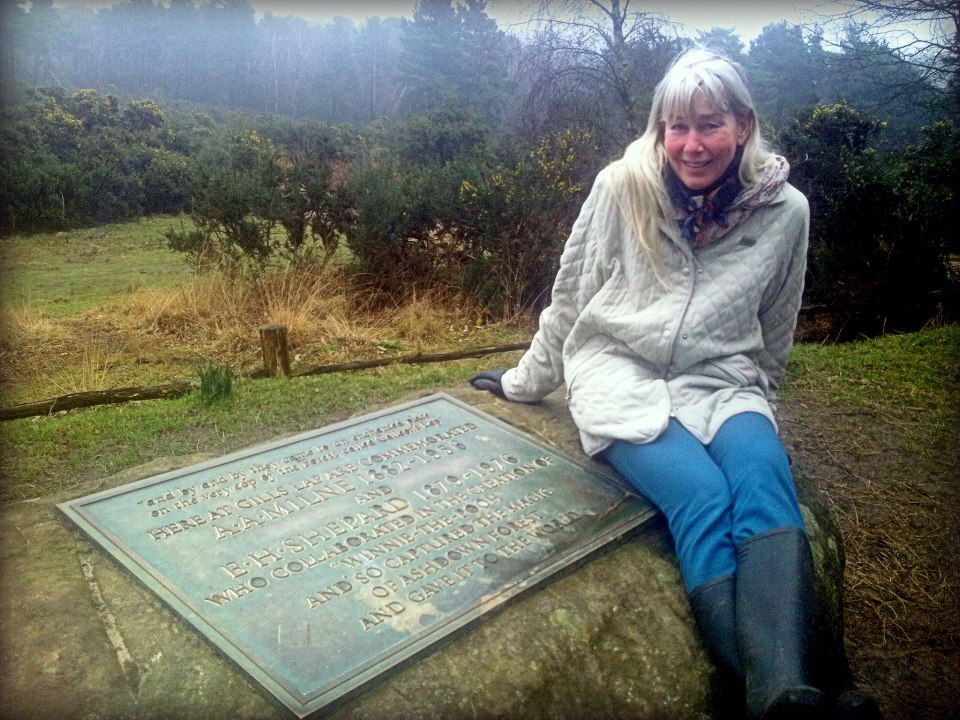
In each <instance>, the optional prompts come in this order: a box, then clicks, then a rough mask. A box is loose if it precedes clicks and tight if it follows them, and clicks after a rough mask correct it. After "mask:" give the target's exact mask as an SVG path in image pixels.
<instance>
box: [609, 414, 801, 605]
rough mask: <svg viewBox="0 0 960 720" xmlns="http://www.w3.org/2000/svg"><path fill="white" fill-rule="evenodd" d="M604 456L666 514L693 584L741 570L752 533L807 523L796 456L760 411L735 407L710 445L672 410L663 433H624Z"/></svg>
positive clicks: (684, 570)
mask: <svg viewBox="0 0 960 720" xmlns="http://www.w3.org/2000/svg"><path fill="white" fill-rule="evenodd" d="M603 457H604V459H605V460H606V461H607V462H609V463H610V464H611V465H612V466H613V467H614V468H616V469H617V470H618V471H619V472H620V474H621V475H623V477H624V478H626V479H627V481H628V482H629V483H630V484H631V485H632V486H633V487H634V488H636V490H637V491H638V492H639V493H640V494H642V495H643V496H645V497H646V498H647V499H649V500H650V502H652V503H653V504H654V505H655V506H656V507H657V508H658V509H659V510H660V511H661V512H662V513H663V514H664V516H665V517H666V519H667V525H668V526H669V528H670V534H671V535H672V536H673V541H674V544H675V545H676V549H677V557H678V558H679V559H680V571H681V573H682V574H683V580H684V583H685V585H686V587H687V590H688V591H691V590H693V589H695V588H697V587H699V586H700V585H702V584H703V583H705V582H708V581H710V580H714V579H716V578H719V577H722V576H725V575H730V574H732V573H734V572H735V571H736V567H737V546H738V545H739V544H740V543H742V542H743V541H744V540H746V539H747V538H749V537H752V536H753V535H756V534H758V533H762V532H765V531H767V530H773V529H775V528H781V527H796V528H800V529H802V530H805V529H806V528H805V524H804V521H803V515H802V514H801V513H800V506H799V504H798V503H797V495H796V490H795V489H794V486H793V475H792V473H791V472H790V459H789V458H788V457H787V452H786V450H785V449H784V447H783V443H782V442H781V441H780V437H779V436H778V435H777V431H776V429H774V427H773V424H772V423H771V422H770V421H769V420H768V419H767V418H765V417H764V416H763V415H760V414H759V413H741V414H739V415H734V416H733V417H731V418H730V419H729V420H727V421H726V422H725V423H724V424H723V425H722V426H721V427H720V430H719V431H718V432H717V434H716V435H715V436H714V438H713V440H712V441H711V442H710V443H709V444H707V445H704V444H703V443H701V442H700V441H699V440H697V439H696V438H695V437H694V436H693V435H691V434H690V432H689V431H688V430H687V429H686V428H684V427H683V425H681V424H680V423H679V422H677V420H676V419H674V418H671V419H670V422H669V424H668V425H667V429H666V430H665V431H664V432H663V434H662V435H660V437H658V438H657V439H656V440H654V441H652V442H650V443H645V444H643V445H637V444H634V443H630V442H626V441H624V440H617V441H615V442H614V443H613V445H611V446H610V447H608V448H607V449H606V450H604V452H603Z"/></svg>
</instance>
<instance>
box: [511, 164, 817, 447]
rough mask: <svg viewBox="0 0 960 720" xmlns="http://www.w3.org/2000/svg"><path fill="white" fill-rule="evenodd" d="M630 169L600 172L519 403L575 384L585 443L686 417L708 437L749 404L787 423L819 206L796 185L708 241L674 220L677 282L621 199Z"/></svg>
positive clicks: (653, 433) (670, 232)
mask: <svg viewBox="0 0 960 720" xmlns="http://www.w3.org/2000/svg"><path fill="white" fill-rule="evenodd" d="M621 172H622V166H621V164H620V163H619V162H617V163H613V164H612V165H610V166H609V167H607V168H606V169H604V170H603V171H602V172H601V173H600V174H599V175H598V177H597V180H596V182H595V183H594V186H593V189H592V191H591V193H590V196H589V197H588V198H587V200H586V202H585V203H584V205H583V208H582V209H581V211H580V216H579V217H578V218H577V221H576V223H575V224H574V226H573V231H572V233H571V235H570V238H569V239H568V240H567V244H566V247H565V248H564V251H563V255H562V257H561V260H560V270H559V272H558V273H557V278H556V280H555V282H554V286H553V295H552V300H551V305H550V307H548V308H547V309H546V310H544V311H543V313H542V314H541V316H540V328H539V330H538V332H537V334H536V335H535V336H534V338H533V343H532V345H531V347H530V349H529V350H528V351H527V352H526V353H525V354H524V356H523V358H522V359H521V361H520V363H519V365H518V366H517V367H516V368H513V369H511V370H508V371H507V373H506V374H505V375H504V376H503V380H502V382H503V389H504V394H505V395H506V396H507V397H508V398H509V399H510V400H516V401H520V402H533V401H536V400H539V399H541V398H543V397H544V396H546V395H547V394H549V393H550V392H552V391H553V390H554V389H556V388H557V387H558V386H559V385H560V384H561V383H562V382H566V384H567V401H568V403H569V407H570V412H571V414H572V416H573V419H574V422H576V424H577V427H578V428H579V429H580V437H581V441H582V443H583V448H584V450H585V451H586V453H587V454H588V455H595V454H597V453H599V452H601V451H602V450H603V449H604V448H606V447H607V446H608V445H609V444H610V443H611V442H612V441H613V440H614V439H622V440H629V441H631V442H635V443H644V442H649V441H651V440H653V439H655V438H656V437H657V436H658V435H659V434H660V433H661V432H663V430H664V429H665V428H666V426H667V422H668V420H669V418H670V417H676V418H677V420H678V421H680V422H681V423H682V424H683V426H684V427H686V428H687V429H688V430H689V431H690V432H691V433H692V434H693V435H695V436H696V437H697V438H698V439H699V440H700V441H701V442H704V443H708V442H710V440H711V439H712V438H713V435H714V434H715V433H716V432H717V430H718V429H719V427H720V425H721V424H723V422H724V421H725V420H727V419H728V418H730V417H731V416H733V415H735V414H737V413H741V412H750V411H752V412H758V413H761V414H763V415H765V416H766V417H768V418H769V419H770V420H771V421H772V422H775V420H774V416H773V408H772V407H771V403H772V402H773V401H774V400H775V398H776V389H777V384H778V383H779V382H780V380H781V379H782V377H783V373H784V370H785V369H786V364H787V355H788V354H789V352H790V347H791V345H792V344H793V331H794V328H795V326H796V321H797V312H798V311H799V308H800V300H801V295H802V292H803V278H804V272H805V269H806V256H807V233H808V228H809V215H810V214H809V207H808V205H807V200H806V198H805V197H804V196H803V195H802V194H801V193H800V192H799V191H797V190H796V189H795V188H793V187H792V186H791V185H789V184H785V185H783V187H782V189H781V190H780V191H779V193H778V194H777V195H776V197H775V198H774V199H773V201H772V202H770V203H769V204H768V205H764V206H762V207H759V208H756V209H754V210H753V212H752V213H751V214H750V215H749V217H747V218H746V220H744V221H743V222H742V223H740V224H739V225H737V226H736V227H734V228H733V229H731V230H730V231H728V232H727V233H726V234H723V235H721V236H720V237H719V238H718V239H716V240H714V241H712V242H711V243H710V244H708V245H707V246H705V247H703V248H700V249H691V247H690V245H689V244H688V243H687V242H686V241H685V240H684V239H683V237H682V236H681V235H680V232H679V229H678V228H677V227H675V225H676V223H662V225H661V232H662V239H663V241H664V242H665V243H666V246H667V250H666V252H665V269H666V276H667V278H668V280H669V285H670V287H669V288H664V287H663V286H662V285H661V284H660V283H658V282H657V280H656V279H655V277H654V274H653V271H652V269H651V267H650V264H649V262H648V260H647V259H646V257H645V256H644V253H643V251H642V250H641V248H640V246H639V244H638V243H637V241H636V240H635V236H634V234H633V231H632V229H631V226H630V222H629V220H628V219H627V217H626V216H625V214H624V213H623V212H622V211H621V203H620V202H619V200H618V192H619V189H620V188H622V187H623V184H622V181H620V179H619V178H620V176H621Z"/></svg>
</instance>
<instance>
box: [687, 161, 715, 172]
mask: <svg viewBox="0 0 960 720" xmlns="http://www.w3.org/2000/svg"><path fill="white" fill-rule="evenodd" d="M711 162H712V161H711V160H698V161H693V160H684V161H683V164H684V165H686V166H687V167H689V168H693V169H695V170H696V169H699V168H704V167H706V166H707V165H709V164H710V163H711Z"/></svg>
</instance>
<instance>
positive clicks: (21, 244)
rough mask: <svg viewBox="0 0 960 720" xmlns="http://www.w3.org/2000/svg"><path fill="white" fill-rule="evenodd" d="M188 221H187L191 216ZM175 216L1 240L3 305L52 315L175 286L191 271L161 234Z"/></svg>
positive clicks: (173, 223) (173, 225)
mask: <svg viewBox="0 0 960 720" xmlns="http://www.w3.org/2000/svg"><path fill="white" fill-rule="evenodd" d="M186 222H189V220H187V221H186ZM180 223H181V220H179V219H177V218H170V217H161V218H143V219H140V220H133V221H131V222H128V223H120V224H115V225H105V226H103V227H99V228H87V229H82V230H71V231H69V232H59V233H45V234H38V235H22V236H14V237H9V238H4V239H3V240H2V241H0V282H2V287H3V290H2V297H0V300H2V303H3V305H4V308H5V309H10V310H13V309H20V308H29V309H31V310H33V311H36V312H38V313H41V314H43V315H46V316H49V317H60V316H64V315H70V314H72V313H77V312H80V311H83V310H89V309H91V308H94V307H96V306H97V305H99V304H100V303H102V302H103V301H104V300H107V299H108V298H112V297H115V296H117V295H120V294H122V293H125V292H130V291H132V290H136V289H139V288H144V287H171V286H173V285H176V284H177V283H179V282H183V281H184V280H186V279H188V278H189V277H190V275H191V270H190V267H189V266H188V265H187V263H186V261H185V259H184V257H183V256H181V255H177V254H176V253H173V252H171V251H170V250H168V249H167V247H166V240H165V239H164V237H163V232H164V231H165V230H168V229H170V228H179V227H180Z"/></svg>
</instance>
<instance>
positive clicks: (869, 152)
mask: <svg viewBox="0 0 960 720" xmlns="http://www.w3.org/2000/svg"><path fill="white" fill-rule="evenodd" d="M882 130H883V125H882V124H881V123H879V122H877V121H875V120H873V119H871V118H869V117H867V116H865V115H864V114H862V113H860V112H858V111H856V110H854V109H852V108H850V107H849V106H847V105H845V104H843V103H839V104H837V105H833V106H817V107H815V108H812V109H809V110H807V111H804V112H803V113H801V114H800V115H799V116H798V117H797V118H796V119H795V120H794V122H793V123H792V124H791V126H790V127H789V128H788V130H787V131H785V133H784V134H783V136H782V138H781V139H782V142H783V144H784V146H785V151H786V154H787V156H788V157H790V158H793V159H794V160H795V161H794V165H793V173H792V175H791V181H792V182H793V183H794V184H795V185H797V187H798V188H799V189H800V190H801V191H803V192H804V193H805V194H806V195H807V198H808V199H809V201H810V208H811V230H810V255H809V265H808V282H807V293H806V294H807V301H808V302H810V303H814V304H826V305H828V306H830V307H831V308H833V309H834V310H836V311H837V312H838V313H839V314H840V315H841V317H842V321H843V322H844V323H845V324H846V325H847V330H848V331H850V332H865V333H869V334H873V333H876V332H879V331H882V330H883V329H885V328H886V329H908V328H916V327H919V326H921V325H923V324H924V323H925V322H926V321H927V320H929V319H930V318H931V317H932V316H933V315H935V314H936V313H937V302H938V294H939V293H942V291H943V290H944V288H945V286H946V281H947V276H946V270H945V264H944V235H943V232H944V231H945V226H944V227H943V228H940V229H935V228H933V227H931V226H930V225H929V224H928V223H926V222H925V221H924V220H923V219H922V218H923V217H925V216H928V215H929V213H930V207H929V205H930V202H929V199H930V197H931V193H932V194H933V195H934V196H936V195H937V194H938V193H939V194H942V193H949V192H950V191H949V186H944V185H941V184H940V181H937V180H935V179H933V178H931V176H930V175H929V174H928V173H927V172H926V171H923V170H922V169H920V168H919V167H918V165H917V162H916V159H915V158H914V157H913V155H914V154H915V151H909V150H908V151H906V152H902V153H887V154H880V153H879V152H878V151H877V150H876V148H875V145H874V143H875V141H876V139H877V136H878V135H879V133H880V132H881V131H882ZM921 154H922V153H921ZM918 170H919V171H920V175H919V176H917V175H916V172H917V171H918ZM921 178H922V179H921ZM931 182H932V183H933V186H935V187H931V186H930V184H929V183H931Z"/></svg>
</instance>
